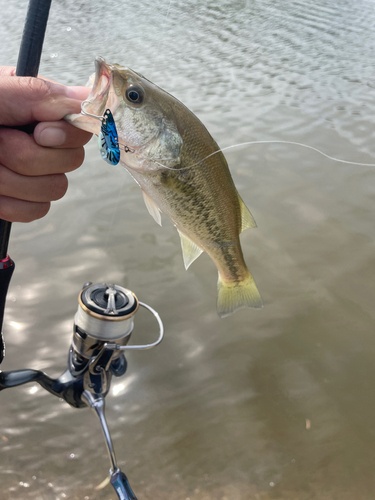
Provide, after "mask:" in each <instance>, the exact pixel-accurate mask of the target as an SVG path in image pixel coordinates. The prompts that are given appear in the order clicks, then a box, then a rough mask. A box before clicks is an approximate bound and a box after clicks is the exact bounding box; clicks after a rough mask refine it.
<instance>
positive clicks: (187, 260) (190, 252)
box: [177, 229, 203, 269]
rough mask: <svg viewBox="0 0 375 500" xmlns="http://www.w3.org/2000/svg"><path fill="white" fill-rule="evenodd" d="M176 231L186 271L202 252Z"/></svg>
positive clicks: (192, 242)
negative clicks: (179, 239)
mask: <svg viewBox="0 0 375 500" xmlns="http://www.w3.org/2000/svg"><path fill="white" fill-rule="evenodd" d="M177 231H178V234H179V235H180V238H181V247H182V256H183V258H184V264H185V269H188V268H189V266H190V264H192V263H193V262H194V261H195V259H197V258H198V257H199V256H200V254H201V253H202V252H203V250H202V249H201V248H199V246H198V245H196V244H195V243H194V241H192V240H191V239H190V238H188V237H187V236H185V235H184V234H183V233H181V232H180V231H179V230H178V229H177Z"/></svg>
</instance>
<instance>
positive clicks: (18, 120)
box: [0, 68, 89, 126]
mask: <svg viewBox="0 0 375 500" xmlns="http://www.w3.org/2000/svg"><path fill="white" fill-rule="evenodd" d="M3 71H5V72H8V76H2V77H1V78H0V94H1V100H0V125H5V126H17V125H25V124H28V123H33V122H36V121H37V122H40V121H57V120H60V119H61V118H63V117H64V116H65V115H67V114H70V113H79V112H80V109H81V101H82V100H84V98H85V97H84V96H87V94H88V92H89V91H88V89H86V88H85V87H65V86H64V85H59V84H57V83H53V82H48V81H46V80H43V79H41V78H32V77H18V76H9V72H10V73H11V72H12V69H10V70H9V69H8V70H7V69H6V68H5V69H4V70H3ZM82 97H83V98H82Z"/></svg>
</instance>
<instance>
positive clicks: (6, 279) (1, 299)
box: [0, 256, 15, 363]
mask: <svg viewBox="0 0 375 500" xmlns="http://www.w3.org/2000/svg"><path fill="white" fill-rule="evenodd" d="M14 267H15V265H14V262H13V261H12V259H11V258H10V257H9V256H7V257H6V258H5V259H4V260H2V261H0V363H2V361H3V359H4V354H5V344H4V337H3V319H4V309H5V300H6V296H7V291H8V287H9V283H10V280H11V278H12V274H13V271H14Z"/></svg>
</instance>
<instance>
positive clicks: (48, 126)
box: [0, 66, 91, 222]
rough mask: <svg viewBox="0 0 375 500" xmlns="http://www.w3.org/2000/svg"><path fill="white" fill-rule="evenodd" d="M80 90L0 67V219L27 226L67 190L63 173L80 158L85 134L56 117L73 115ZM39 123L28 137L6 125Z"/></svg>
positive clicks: (77, 109) (82, 90)
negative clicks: (17, 73) (16, 73)
mask: <svg viewBox="0 0 375 500" xmlns="http://www.w3.org/2000/svg"><path fill="white" fill-rule="evenodd" d="M89 92H90V89H88V88H86V87H65V86H64V85H59V84H57V83H54V82H51V81H47V80H44V79H41V78H31V77H30V78H29V77H17V76H15V68H12V67H9V66H0V218H1V219H4V220H7V221H10V222H30V221H32V220H35V219H39V218H41V217H44V216H45V215H46V214H47V212H48V210H49V208H50V205H51V201H53V200H58V199H60V198H62V197H63V196H64V194H65V192H66V190H67V187H68V180H67V177H66V175H65V173H66V172H70V171H72V170H75V169H76V168H78V167H79V166H80V165H81V164H82V162H83V159H84V149H83V146H84V144H86V143H87V142H88V141H89V140H90V137H91V134H89V133H88V132H84V131H83V130H79V129H77V128H75V127H73V126H72V125H70V124H68V123H67V122H65V121H63V120H62V118H63V117H64V116H65V115H67V114H69V113H79V112H80V110H81V101H83V100H85V99H86V98H87V96H88V94H89ZM35 122H39V123H38V124H37V125H36V127H35V129H34V132H33V134H32V135H29V134H27V133H26V132H23V131H20V130H16V129H12V128H9V127H16V126H22V125H27V124H32V123H35Z"/></svg>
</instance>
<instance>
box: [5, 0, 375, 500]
mask: <svg viewBox="0 0 375 500" xmlns="http://www.w3.org/2000/svg"><path fill="white" fill-rule="evenodd" d="M0 7H1V10H2V13H3V23H2V25H1V28H0V34H1V38H2V40H6V43H3V44H2V46H1V48H0V64H7V65H12V64H15V63H16V60H17V53H18V46H19V42H20V36H21V33H22V26H23V20H24V15H25V11H26V2H25V1H17V2H16V1H15V0H7V1H5V0H0ZM374 25H375V7H374V3H373V2H371V1H369V0H359V1H357V2H352V1H342V2H339V3H337V2H330V1H328V0H316V1H314V2H312V1H308V0H306V1H291V2H285V1H281V0H276V1H275V0H272V1H271V0H258V1H254V0H252V1H250V0H249V1H233V2H228V1H225V0H215V1H213V0H212V1H210V0H209V1H207V2H203V3H201V2H196V1H193V0H187V1H178V0H177V1H175V0H171V1H168V0H166V1H152V2H151V1H147V0H140V1H139V2H137V3H134V2H133V3H131V2H128V3H123V2H117V3H116V2H110V1H108V0H102V1H100V2H98V1H90V2H89V1H80V0H74V1H73V0H55V1H54V2H53V5H52V9H51V14H50V20H49V25H48V30H47V34H46V40H45V50H44V53H43V57H42V64H41V73H42V74H43V75H45V76H47V77H49V78H53V79H55V80H57V81H60V82H62V83H65V84H84V83H85V82H86V80H87V78H88V76H89V75H90V74H91V73H92V72H93V70H94V65H93V60H94V58H95V57H96V56H97V55H102V56H104V57H105V58H106V59H107V60H108V61H110V62H118V63H122V64H125V65H128V66H129V67H131V68H133V69H135V70H137V71H140V72H141V73H142V74H144V75H145V76H146V77H147V78H149V79H151V80H152V81H154V82H155V83H157V84H158V85H160V86H161V87H163V88H165V89H166V90H167V91H168V92H170V93H172V94H174V95H175V96H176V97H178V98H179V99H181V100H182V101H183V102H184V103H185V104H186V105H187V106H188V107H189V108H190V109H192V110H193V111H194V112H195V113H196V114H197V116H198V117H199V118H200V119H201V120H202V121H203V122H204V123H205V124H206V126H207V127H208V129H209V130H210V132H211V133H212V135H213V136H214V137H215V139H216V140H217V141H218V143H219V144H220V145H221V147H226V146H231V145H233V144H237V143H243V142H246V141H269V140H277V141H294V142H299V143H305V144H308V145H310V146H313V147H316V148H318V149H320V150H322V151H324V152H325V153H326V154H328V155H330V156H334V157H337V158H341V159H345V160H351V161H356V162H361V163H375V147H374V115H375V113H374V111H375V109H374V108H375V106H374V102H375V101H374V97H375V96H374V87H375V83H374V75H375V62H374V61H375V53H374V47H375V35H374V33H375V31H374ZM226 157H227V159H228V162H229V165H230V168H231V171H232V174H233V177H234V180H235V183H236V185H237V187H238V190H239V192H240V194H241V196H242V198H243V199H244V201H245V203H246V204H247V205H248V206H249V208H250V209H251V211H252V213H253V215H254V217H255V219H256V221H257V223H258V228H257V229H256V230H251V231H246V232H244V233H243V234H242V236H241V241H242V246H243V251H244V254H245V258H246V260H247V262H248V264H249V267H250V269H251V271H252V273H253V274H254V276H255V279H256V282H257V284H258V287H259V289H260V291H261V294H262V296H263V299H264V302H265V307H264V308H263V309H262V310H261V311H254V310H240V311H238V312H237V313H236V314H235V315H233V316H231V317H229V318H226V319H224V320H220V319H219V318H218V317H217V315H216V308H215V302H216V280H217V275H216V269H215V267H214V265H213V264H212V262H211V261H210V259H209V258H208V257H207V256H206V255H202V256H201V257H200V258H199V259H198V260H197V261H196V262H195V263H194V264H193V265H192V266H191V268H190V269H189V271H188V272H185V270H184V267H183V262H182V257H181V250H180V242H179V237H178V235H177V233H176V231H175V229H174V228H173V226H172V225H171V224H170V223H169V222H168V221H167V220H163V227H162V228H159V227H158V226H157V225H156V224H155V222H154V221H153V220H152V219H151V217H150V216H149V214H148V213H147V210H146V209H145V207H144V205H143V201H142V197H141V194H140V191H139V188H138V187H137V186H136V185H135V184H134V182H133V181H132V179H131V178H130V177H129V175H128V174H127V173H126V172H125V171H124V170H123V169H122V168H121V167H110V166H109V165H107V164H106V163H104V162H103V161H102V160H101V159H100V157H99V153H98V150H97V146H96V141H93V142H92V143H90V144H89V145H88V146H87V148H86V160H85V163H84V165H83V167H82V168H81V169H79V170H78V171H76V172H73V173H71V174H69V182H70V187H69V191H68V194H67V195H66V196H65V197H64V199H63V200H61V201H59V202H56V203H54V205H53V207H52V209H51V211H50V213H49V214H48V216H47V217H45V218H44V219H42V220H40V221H36V222H33V223H31V224H27V225H26V224H14V226H13V229H12V238H11V244H10V253H11V256H12V257H13V259H14V260H15V261H16V265H17V268H16V272H15V274H14V277H13V280H12V283H11V288H10V292H9V297H8V304H7V309H6V318H5V324H4V332H5V337H6V342H7V354H6V359H5V362H4V363H3V368H4V369H6V370H9V369H18V368H22V367H30V368H34V369H42V370H45V371H46V372H47V373H48V374H50V375H53V376H58V375H59V374H60V373H61V372H62V371H63V370H64V369H65V367H66V356H67V352H68V347H69V343H70V339H71V332H72V324H73V317H74V314H75V311H76V308H77V295H78V292H79V290H80V288H81V286H82V284H83V283H85V282H87V281H93V282H101V281H114V282H116V283H118V284H120V285H123V286H127V287H129V288H130V289H132V290H133V291H134V292H135V293H136V294H137V296H138V297H139V299H140V300H141V301H143V302H146V303H148V304H150V305H151V306H152V307H154V308H155V309H156V310H157V311H158V312H159V313H160V315H161V316H162V318H163V320H164V323H165V327H166V338H165V340H164V342H163V343H162V345H161V346H159V347H158V348H157V349H155V350H153V351H147V352H139V353H131V354H130V355H128V361H129V370H128V374H127V375H126V376H125V377H123V378H122V379H119V380H114V382H113V389H114V392H112V393H111V395H110V396H109V397H108V398H107V413H108V419H109V424H110V427H111V430H112V432H113V438H114V444H115V448H116V452H117V457H118V460H119V463H120V465H121V467H122V468H123V469H124V470H125V471H126V473H127V475H128V476H129V478H130V481H131V484H132V485H133V487H134V490H135V492H136V493H137V496H138V497H139V499H140V500H141V499H145V500H146V499H149V500H151V499H152V500H159V499H160V500H161V499H163V500H187V499H190V500H249V499H251V500H253V499H254V500H269V499H285V500H352V499H353V498H355V499H356V500H357V499H358V500H372V499H373V491H374V487H375V481H374V471H375V463H374V449H375V425H374V421H375V419H374V415H375V397H374V393H373V381H374V379H375V363H374V359H375V338H374V319H375V312H374V306H373V304H374V300H375V293H374V282H375V279H374V278H375V276H374V271H375V244H374V243H375V229H374V201H375V167H363V166H355V165H348V164H342V163H337V162H335V161H332V160H329V159H327V158H326V157H323V156H321V155H319V154H318V153H316V152H314V151H312V150H308V149H304V148H301V147H299V146H292V145H281V144H275V145H270V144H263V145H253V146H250V147H241V148H238V149H230V150H228V152H227V153H226ZM152 326H153V324H152V322H151V321H150V320H149V318H148V317H147V315H146V314H144V315H142V314H141V313H140V315H139V318H138V319H137V321H136V331H135V333H134V338H136V340H137V341H139V342H146V341H147V340H149V339H150V337H151V336H152ZM136 335H137V337H136ZM121 384H122V385H121ZM0 425H1V432H0V439H1V440H0V443H1V447H2V450H1V462H0V474H1V491H2V493H1V498H2V499H4V500H29V499H35V500H62V499H71V500H73V499H74V500H76V499H77V500H78V499H79V500H83V499H84V500H110V499H112V500H114V494H113V493H112V490H111V488H109V487H107V488H105V489H103V490H95V487H96V486H97V485H99V484H100V483H101V482H102V480H103V479H104V478H105V477H106V475H107V471H108V468H109V463H108V460H107V456H106V451H105V447H104V443H103V441H102V438H101V435H100V432H99V425H98V422H97V421H96V420H95V417H94V415H93V414H91V412H90V411H89V410H75V409H72V408H70V407H69V406H68V405H66V404H65V403H64V402H61V401H59V400H58V399H56V398H53V397H52V396H51V395H49V394H47V393H45V392H43V390H42V389H40V388H38V387H37V386H34V385H32V384H31V385H28V386H24V387H21V388H17V389H12V390H9V391H4V392H3V393H2V394H1V411H0Z"/></svg>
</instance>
